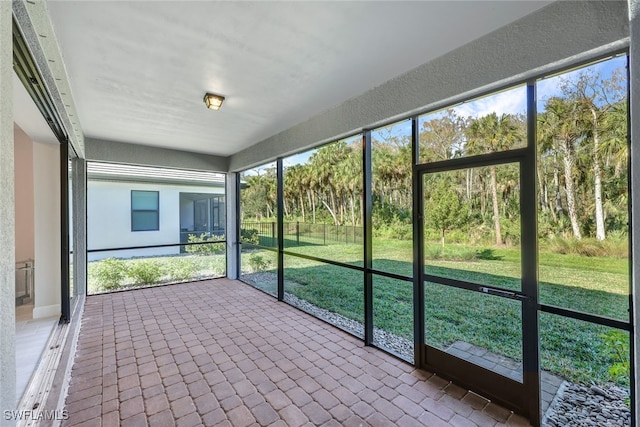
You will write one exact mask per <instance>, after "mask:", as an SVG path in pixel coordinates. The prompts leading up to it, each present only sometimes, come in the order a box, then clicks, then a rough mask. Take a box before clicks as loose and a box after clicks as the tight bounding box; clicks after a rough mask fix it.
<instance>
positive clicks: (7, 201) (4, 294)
mask: <svg viewBox="0 0 640 427" xmlns="http://www.w3.org/2000/svg"><path fill="white" fill-rule="evenodd" d="M11 4H12V2H9V1H0V342H1V343H2V345H1V346H0V410H12V409H14V408H15V407H16V349H15V342H16V341H15V328H16V316H15V304H16V288H15V248H16V243H15V198H14V195H15V193H14V157H13V156H14V154H13V148H14V145H13V48H12V46H13V37H12V29H11V28H12V27H11V19H12V14H11ZM0 425H1V426H3V427H5V426H13V425H15V420H14V421H11V420H6V419H5V417H0Z"/></svg>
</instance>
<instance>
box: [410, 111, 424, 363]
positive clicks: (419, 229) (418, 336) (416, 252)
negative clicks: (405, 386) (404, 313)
mask: <svg viewBox="0 0 640 427" xmlns="http://www.w3.org/2000/svg"><path fill="white" fill-rule="evenodd" d="M419 141H420V129H419V128H418V117H412V118H411V147H412V150H411V170H412V172H411V180H412V183H413V185H412V187H413V206H412V208H413V363H414V365H415V366H416V367H418V368H419V367H421V366H424V364H425V355H424V354H425V351H424V346H425V336H424V335H425V328H424V322H425V316H424V304H425V301H424V298H425V296H424V280H423V271H424V268H423V262H424V256H423V251H424V249H423V244H422V236H423V234H424V224H423V222H422V215H423V212H422V209H423V206H422V204H423V203H422V194H423V190H422V177H421V176H420V174H419V173H418V172H417V171H416V165H417V164H418V159H419V157H418V155H419V152H418V150H419V147H418V143H419Z"/></svg>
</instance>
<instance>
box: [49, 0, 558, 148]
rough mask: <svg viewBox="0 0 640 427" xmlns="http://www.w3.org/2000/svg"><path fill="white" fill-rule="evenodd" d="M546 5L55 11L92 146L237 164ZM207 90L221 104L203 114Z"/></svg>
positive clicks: (241, 5) (118, 6)
mask: <svg viewBox="0 0 640 427" xmlns="http://www.w3.org/2000/svg"><path fill="white" fill-rule="evenodd" d="M549 3H551V1H409V2H404V1H393V2H367V1H361V2H338V1H335V2H334V1H324V2H306V1H298V2H285V1H280V2H250V1H240V2H214V1H194V2H190V1H160V2H151V1H140V2H132V1H106V2H101V1H81V2H77V1H49V2H48V3H47V7H48V9H49V14H50V18H51V21H52V24H53V28H54V31H55V33H56V36H57V39H58V43H59V46H60V50H61V53H62V57H63V60H64V62H65V65H66V69H67V72H68V75H69V81H70V84H71V89H72V92H73V97H74V100H75V103H76V107H77V111H78V115H79V119H80V122H81V125H82V128H83V130H84V133H85V135H86V136H87V137H92V138H96V139H104V140H113V141H120V142H128V143H136V144H143V145H152V146H157V147H164V148H173V149H179V150H185V151H193V152H201V153H208V154H214V155H220V156H229V155H232V154H234V153H236V152H238V151H240V150H242V149H245V148H247V147H249V146H251V145H252V144H255V143H256V142H258V141H260V140H263V139H265V138H267V137H269V136H271V135H274V134H276V133H278V132H281V131H283V130H285V129H287V128H289V127H291V126H293V125H295V124H298V123H300V122H302V121H304V120H306V119H308V118H310V117H312V116H314V115H316V114H319V113H321V112H323V111H325V110H327V109H329V108H331V107H334V106H336V105H338V104H340V103H341V102H343V101H345V100H347V99H349V98H352V97H354V96H357V95H359V94H361V93H363V92H365V91H366V90H368V89H370V88H372V87H375V86H378V85H380V84H382V83H383V82H385V81H387V80H389V79H391V78H393V77H395V76H397V75H399V74H401V73H404V72H406V71H408V70H410V69H412V68H415V67H416V66H418V65H420V64H423V63H425V62H429V61H430V60H432V59H434V58H436V57H438V56H441V55H443V54H445V53H447V52H449V51H451V50H453V49H455V48H458V47H460V46H462V45H464V44H466V43H468V42H470V41H472V40H474V39H476V38H478V37H481V36H483V35H485V34H488V33H489V32H491V31H493V30H496V29H498V28H500V27H502V26H504V25H507V24H509V23H511V22H513V21H514V20H517V19H519V18H521V17H523V16H525V15H527V14H529V13H532V12H534V11H536V10H538V9H540V8H541V7H543V6H545V5H547V4H549ZM205 92H214V93H217V94H221V95H223V96H226V97H227V100H226V101H225V103H224V105H223V106H222V109H221V110H220V111H210V110H207V109H206V108H205V105H204V103H203V100H202V98H203V96H204V94H205Z"/></svg>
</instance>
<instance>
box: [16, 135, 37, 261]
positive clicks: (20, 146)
mask: <svg viewBox="0 0 640 427" xmlns="http://www.w3.org/2000/svg"><path fill="white" fill-rule="evenodd" d="M13 135H14V142H15V145H14V179H15V201H16V207H15V209H16V261H17V262H20V261H25V260H28V259H34V258H35V248H34V199H33V191H34V190H33V141H32V140H31V138H29V136H28V135H27V134H26V133H24V131H23V130H22V129H20V127H19V126H18V125H15V124H14V126H13Z"/></svg>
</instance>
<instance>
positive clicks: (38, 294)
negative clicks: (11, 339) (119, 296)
mask: <svg viewBox="0 0 640 427" xmlns="http://www.w3.org/2000/svg"><path fill="white" fill-rule="evenodd" d="M59 158H60V147H59V146H58V145H57V144H48V143H39V142H34V144H33V183H34V212H35V214H34V230H35V238H34V244H35V275H34V277H35V283H34V297H35V298H34V307H33V317H34V318H39V317H49V316H55V315H59V314H60V300H61V296H60V286H61V283H60V274H61V272H60V262H61V259H60V243H61V242H60V165H59Z"/></svg>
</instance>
